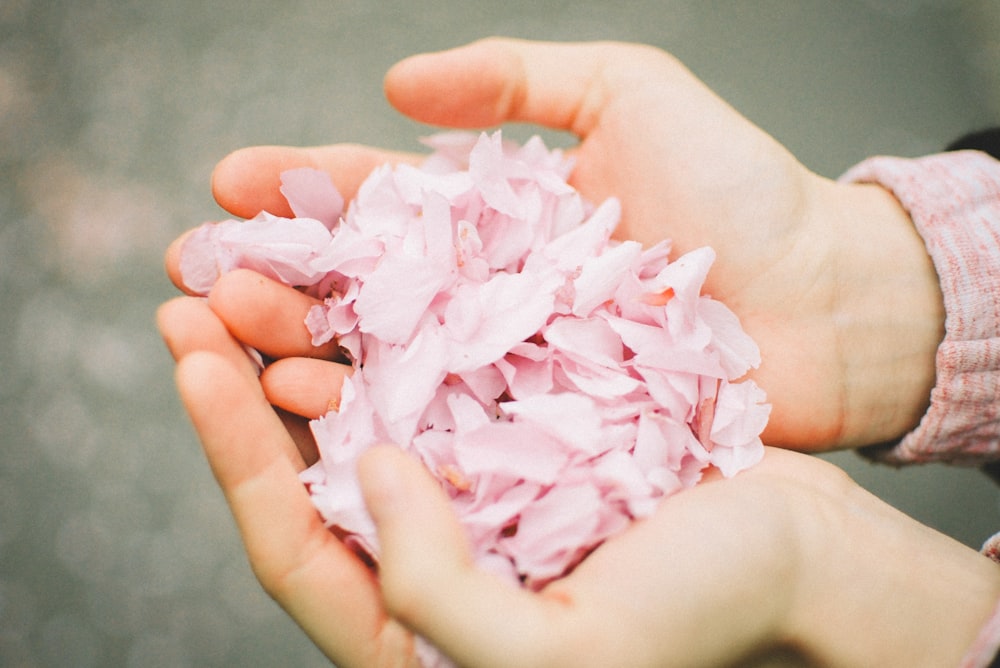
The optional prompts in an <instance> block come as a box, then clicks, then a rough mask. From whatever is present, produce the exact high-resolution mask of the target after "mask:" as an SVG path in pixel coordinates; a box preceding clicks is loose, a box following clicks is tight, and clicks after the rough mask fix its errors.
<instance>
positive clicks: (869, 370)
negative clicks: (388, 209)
mask: <svg viewBox="0 0 1000 668" xmlns="http://www.w3.org/2000/svg"><path fill="white" fill-rule="evenodd" d="M385 86H386V93H387V96H388V98H389V100H390V102H392V104H393V105H394V106H396V107H397V108H398V109H399V110H400V111H402V112H403V113H405V114H407V115H409V116H412V117H413V118H415V119H417V120H420V121H424V122H427V123H432V124H436V125H445V126H451V127H483V126H491V125H496V124H500V123H502V122H505V121H528V122H534V123H538V124H541V125H546V126H549V127H553V128H557V129H562V130H567V131H569V132H572V133H574V134H576V135H577V136H578V137H579V138H580V143H579V145H578V146H577V148H576V149H575V150H574V153H575V156H576V159H577V161H578V162H577V165H578V166H577V169H576V171H575V172H574V175H573V183H574V185H576V186H577V187H578V188H579V189H580V190H581V192H583V193H584V194H585V195H586V196H587V197H589V198H591V199H593V200H595V201H596V200H600V199H603V198H604V197H606V196H609V195H612V194H614V195H616V196H618V197H619V198H621V200H622V203H623V221H622V225H621V227H620V229H619V231H618V234H619V236H621V237H622V238H633V239H638V240H640V241H642V242H644V243H652V242H655V241H657V240H659V239H661V238H663V237H664V236H669V237H670V238H672V239H673V240H674V244H675V249H676V251H677V252H683V251H686V250H690V249H693V248H696V247H698V246H701V245H711V246H713V247H714V248H715V250H716V252H717V253H718V260H717V263H716V265H715V267H714V268H713V271H712V272H711V273H710V282H709V284H708V285H707V290H708V291H709V292H711V293H712V294H713V295H714V296H716V297H718V298H719V299H721V300H723V301H724V302H726V303H727V304H729V305H730V306H731V307H732V308H733V309H734V310H735V311H736V312H737V313H738V314H739V315H740V317H741V319H742V322H743V324H744V327H745V328H746V329H747V330H748V331H749V332H750V333H751V334H752V335H753V336H754V337H755V339H756V340H757V341H758V343H759V345H760V347H761V351H762V356H763V358H764V364H763V365H762V366H761V368H760V370H759V371H757V372H756V373H755V379H756V380H757V382H758V383H759V384H760V385H761V386H762V387H764V388H765V389H766V390H767V392H768V395H769V399H770V401H771V402H772V403H773V405H774V412H773V418H772V423H771V426H770V427H769V429H768V431H767V433H766V434H765V437H766V440H767V441H768V442H770V443H774V444H779V445H784V446H789V447H795V448H797V449H802V450H819V449H827V448H830V447H836V446H839V447H845V446H855V445H861V444H867V443H875V442H879V441H883V440H888V439H891V438H896V437H898V436H899V435H901V434H902V433H904V432H905V431H906V430H908V429H910V428H912V426H913V425H914V424H915V421H916V420H917V419H918V418H919V416H920V414H921V413H922V411H923V410H924V408H925V404H926V402H927V397H928V395H929V391H930V388H931V386H932V384H933V377H934V351H935V348H936V346H937V344H938V342H939V341H940V339H941V336H942V329H943V325H942V322H943V312H942V307H941V297H940V294H939V291H938V287H937V277H936V275H935V274H934V270H933V266H932V265H931V263H930V261H929V259H928V258H927V255H926V252H925V251H924V249H923V245H922V242H921V240H920V239H919V237H918V236H917V235H916V234H915V232H914V231H913V228H912V224H911V223H910V221H909V219H908V217H907V215H906V213H905V212H904V211H903V210H902V209H901V208H900V207H899V205H898V203H896V201H895V200H894V199H893V198H892V196H891V195H889V193H887V192H885V191H883V190H881V189H880V188H878V187H875V186H850V185H842V184H836V183H833V182H831V181H829V180H826V179H823V178H821V177H819V176H817V175H815V174H813V173H811V172H809V171H808V170H806V169H805V168H804V167H803V166H802V165H800V164H799V163H798V162H797V161H796V160H795V159H794V158H793V157H792V156H791V155H790V154H789V153H788V152H787V151H786V150H785V149H784V148H782V147H781V146H780V145H779V144H778V143H777V142H775V141H774V140H773V139H771V138H770V137H769V136H768V135H766V134H765V133H764V132H762V131H761V130H759V129H757V128H756V127H755V126H753V125H752V124H750V123H749V122H748V121H746V120H745V119H743V118H742V117H741V116H739V115H738V114H737V113H736V112H735V111H733V110H732V109H731V108H730V107H729V106H727V105H726V104H725V103H724V102H722V101H721V100H719V99H718V98H717V97H716V96H715V95H714V94H712V93H711V92H710V91H709V90H708V89H707V88H705V87H704V85H703V84H701V83H700V82H699V81H698V80H697V79H696V78H695V77H694V76H693V75H691V74H690V73H689V72H688V71H687V70H686V69H684V68H683V67H682V66H681V65H680V64H679V63H678V62H677V61H675V60H674V59H673V58H671V57H670V56H668V55H667V54H664V53H662V52H660V51H657V50H654V49H651V48H647V47H639V46H633V45H619V44H593V45H553V44H539V43H527V42H518V41H510V40H488V41H484V42H479V43H476V44H473V45H470V46H468V47H464V48H463V49H460V50H455V51H451V52H444V53H440V54H430V55H423V56H417V57H414V58H412V59H408V60H406V61H403V62H402V63H400V64H399V65H397V66H396V67H395V68H393V69H392V70H391V71H390V72H389V74H388V75H387V77H386V81H385ZM417 159H418V157H416V156H412V155H407V154H400V153H389V152H385V151H381V150H379V149H373V148H367V147H360V146H331V147H323V148H313V149H294V148H284V147H261V148H255V149H247V150H244V151H240V152H237V153H235V154H233V155H231V156H229V157H228V158H227V159H226V160H224V161H223V162H222V163H221V164H220V165H219V167H218V168H217V170H216V172H215V175H214V180H213V187H214V192H215V194H216V197H217V199H218V200H219V202H220V203H221V204H222V206H223V207H225V208H226V209H228V210H229V211H230V212H232V213H233V214H235V215H239V216H250V215H254V214H255V213H257V211H258V210H260V209H267V210H269V211H272V212H273V213H278V214H282V213H285V214H287V213H288V211H287V209H286V208H285V205H284V204H283V200H281V199H280V195H279V193H278V192H277V178H278V174H279V173H280V172H281V171H282V170H284V169H287V168H290V167H295V166H303V165H310V166H315V167H319V168H321V169H325V170H327V171H328V172H329V173H330V174H331V176H332V177H333V178H334V181H335V183H337V185H338V187H339V188H340V189H341V191H342V192H343V193H344V194H345V195H346V196H348V197H350V195H352V194H353V192H354V190H355V189H356V188H357V185H358V184H359V183H360V180H361V179H362V178H363V177H364V175H366V174H367V173H368V171H370V170H371V168H372V167H373V166H375V165H376V164H379V163H381V162H384V161H387V160H388V161H403V160H405V161H414V160H417ZM177 257H178V246H177V244H175V245H174V246H173V247H172V248H171V250H170V251H169V252H168V258H167V268H168V273H170V275H171V277H172V278H173V280H174V281H175V283H178V284H179V285H181V281H180V279H179V275H178V269H177ZM887 264H890V265H891V266H892V267H893V272H891V273H889V272H885V270H884V269H885V266H886V265H887ZM886 273H889V275H888V276H884V275H883V274H886ZM887 303H891V304H893V305H894V308H893V309H891V310H890V309H886V308H885V304H887ZM309 305H310V300H309V298H308V297H305V296H304V295H302V294H301V293H299V292H296V291H294V290H290V289H287V288H283V287H282V286H279V285H277V284H274V283H272V282H270V281H267V280H266V279H263V278H262V277H260V276H258V275H255V274H252V273H250V272H235V273H233V274H230V275H228V276H226V277H224V278H223V279H222V280H221V281H220V282H219V284H218V285H217V286H216V288H215V289H214V290H213V291H212V294H211V295H210V297H209V300H208V301H207V302H203V301H199V300H194V299H190V298H179V299H177V300H174V301H172V302H169V303H168V304H166V305H164V307H163V308H162V309H161V311H160V315H159V323H160V327H161V330H162V332H163V334H164V337H165V339H166V341H167V344H168V346H169V348H170V350H171V352H172V354H173V355H174V356H175V358H176V359H177V360H178V369H177V382H178V386H179V388H180V392H181V396H182V398H183V400H184V403H185V406H186V408H187V410H188V412H189V413H190V415H191V418H192V421H193V422H194V425H195V428H196V429H197V431H198V433H199V436H200V437H201V439H202V442H203V444H204V447H205V451H206V454H207V456H208V459H209V462H210V463H211V465H212V467H213V470H214V472H215V474H216V477H217V479H218V481H219V484H220V486H221V487H222V489H223V491H224V492H225V494H226V497H227V500H228V501H229V503H230V506H231V507H232V510H233V513H234V516H235V517H236V520H237V524H238V525H239V527H240V530H241V532H242V535H243V538H244V541H245V544H246V548H247V552H248V554H249V557H250V562H251V564H252V566H253V568H254V570H255V572H256V573H257V576H258V578H259V579H260V581H261V583H262V584H263V586H264V587H265V589H267V591H268V592H269V593H270V594H271V595H272V596H273V597H274V598H275V599H276V600H277V601H278V602H279V603H280V604H281V605H282V606H283V607H284V608H285V609H286V611H288V613H289V614H290V615H291V616H292V617H293V618H294V619H295V620H296V621H297V622H298V623H299V624H300V625H301V626H302V628H303V629H304V630H305V631H306V632H307V633H308V634H309V636H310V637H311V638H312V639H313V641H314V642H315V643H316V644H317V645H318V646H319V647H320V649H322V650H323V651H324V652H325V653H326V654H327V655H328V656H329V657H330V658H331V659H332V660H334V661H335V662H336V663H337V664H338V665H342V666H383V665H384V666H392V665H412V664H414V663H415V659H414V656H413V646H412V633H414V632H416V633H419V634H421V635H424V636H425V637H427V638H429V639H430V640H431V641H432V642H433V643H434V644H435V645H437V646H438V647H440V648H441V649H443V650H444V651H445V652H446V653H447V654H448V655H450V656H452V657H453V658H455V659H456V660H457V661H458V662H459V663H460V664H463V665H474V666H493V665H517V666H532V665H580V666H585V665H629V666H631V665H636V666H643V665H655V666H670V665H677V666H704V665H731V664H737V663H739V662H740V661H743V660H745V659H746V658H747V657H749V656H751V655H761V654H767V653H769V652H774V651H779V650H783V649H789V648H790V649H792V650H794V651H795V652H797V653H798V654H799V655H800V656H801V657H803V658H804V659H806V660H809V661H813V662H815V663H817V664H819V665H831V666H839V665H843V666H853V665H880V666H919V665H927V666H939V665H955V664H956V663H957V662H958V659H959V658H960V657H961V655H962V653H963V652H964V651H965V649H966V648H967V647H968V646H969V644H970V643H971V642H972V640H973V638H974V637H975V635H976V633H977V631H978V629H979V628H980V627H981V625H982V624H983V622H984V621H985V620H986V618H987V617H988V616H989V614H990V612H991V610H992V608H993V606H994V604H995V601H996V600H997V598H998V597H1000V572H998V569H997V568H996V567H995V565H994V564H992V563H991V562H989V561H988V560H986V559H985V558H984V557H982V556H980V555H978V554H977V553H976V552H975V551H973V550H971V549H968V548H966V547H964V546H962V545H959V544H958V543H956V542H954V541H952V540H951V539H949V538H947V537H945V536H943V535H941V534H938V533H936V532H934V531H932V530H930V529H928V528H926V527H924V526H922V525H920V524H919V523H917V522H915V521H913V520H911V519H910V518H907V517H906V516H904V515H902V514H900V513H898V512H897V511H895V510H894V509H892V508H890V507H889V506H887V505H885V504H884V503H883V502H881V501H880V500H878V499H877V498H875V497H873V496H871V495H870V494H868V493H867V492H865V491H863V490H862V489H861V488H860V487H858V486H857V485H856V484H854V483H853V482H852V481H850V480H849V479H848V478H847V477H846V476H844V474H843V473H842V472H841V471H839V470H838V469H837V468H836V467H834V466H832V465H830V464H828V463H826V462H823V461H820V460H817V459H815V458H812V457H809V456H807V455H803V454H798V453H795V452H789V451H785V450H776V449H768V452H767V455H766V456H765V459H764V461H763V462H762V463H761V464H759V465H758V466H756V467H754V468H753V469H751V470H749V471H747V472H744V473H743V474H740V475H738V476H737V477H735V478H733V479H731V480H726V481H720V480H718V479H717V477H716V476H715V475H713V474H709V475H708V476H707V478H706V480H705V482H704V483H702V484H701V485H699V486H698V487H696V488H695V489H693V490H690V491H688V492H685V493H683V494H679V495H676V496H674V497H671V498H669V499H667V500H665V501H664V502H663V503H662V504H661V506H660V508H659V510H658V511H657V513H656V514H655V515H654V516H653V517H651V518H650V519H648V520H646V521H644V522H640V523H636V524H635V525H634V526H633V527H632V528H630V529H629V530H628V531H627V532H625V533H624V534H622V535H620V536H618V537H616V538H614V539H612V540H610V541H608V542H607V543H606V544H605V545H603V546H602V547H601V548H600V549H598V550H597V551H595V552H594V553H593V554H592V555H590V556H589V557H588V558H587V559H586V560H585V561H584V562H583V564H582V565H580V566H579V567H578V568H577V569H576V570H575V571H574V572H573V573H572V574H571V575H569V576H568V577H566V578H565V579H562V580H559V581H557V582H556V583H553V584H552V585H550V586H549V587H548V588H546V589H545V590H543V591H542V592H541V593H539V594H530V593H527V592H524V591H521V590H517V589H514V588H510V587H507V586H505V585H503V584H501V583H499V582H498V581H495V580H493V579H492V578H490V577H489V576H487V575H485V574H483V573H481V572H479V571H477V570H476V569H475V568H474V567H473V566H472V564H471V562H470V557H469V554H468V551H467V548H466V546H465V544H464V540H463V538H462V535H461V531H460V529H459V527H458V526H457V525H456V523H455V521H454V519H453V517H452V516H451V514H450V513H449V511H448V507H447V505H446V503H445V501H444V500H443V497H442V495H441V493H440V490H438V489H437V488H436V487H435V485H434V484H433V482H432V481H431V480H430V479H429V478H428V477H427V476H426V475H425V474H424V473H423V472H422V470H421V469H420V468H419V467H417V466H415V465H414V463H413V462H412V461H410V460H409V459H407V458H406V457H405V456H403V455H401V453H400V452H399V451H398V450H395V449H393V448H378V449H376V450H374V451H372V452H371V453H369V455H368V456H366V457H365V458H364V459H363V460H362V463H361V466H360V469H359V475H360V477H361V480H362V484H363V487H364V489H365V493H366V501H367V502H368V504H369V510H370V511H371V513H372V515H373V517H374V518H375V520H376V522H377V524H378V527H379V535H380V540H381V543H382V545H383V554H382V562H381V564H380V569H379V575H378V577H377V578H376V577H375V576H374V575H373V574H372V572H371V571H369V570H368V569H367V568H366V567H365V566H364V565H363V564H362V563H361V562H360V561H359V560H358V559H357V558H356V557H355V556H354V555H353V554H352V553H351V552H350V551H349V550H347V549H346V548H345V547H344V546H343V545H342V544H341V543H340V542H339V541H337V539H336V538H335V537H334V536H333V535H332V534H331V533H330V532H329V531H327V529H326V528H325V527H324V526H323V525H322V523H321V522H320V520H319V518H318V517H317V515H316V513H315V511H314V509H313V507H312V505H311V503H310V501H309V499H308V495H307V493H306V492H305V490H304V489H303V487H302V485H301V483H300V482H299V480H298V477H297V473H298V471H300V470H301V469H302V468H303V467H304V466H305V465H306V463H307V462H308V461H311V460H312V458H313V457H314V456H315V453H313V452H311V451H310V450H309V449H308V448H307V447H304V446H303V445H302V444H304V443H305V444H308V440H307V439H302V438H297V436H298V434H297V433H295V430H296V429H297V423H296V422H294V421H289V420H284V421H283V420H281V419H279V417H278V416H276V414H275V412H274V410H273V409H272V404H274V405H278V406H281V407H283V408H285V409H288V410H290V411H292V412H293V413H296V414H298V415H300V416H303V417H315V416H317V415H319V414H322V413H323V412H325V411H326V410H327V408H328V407H329V405H330V402H331V401H333V402H335V401H336V400H337V397H338V392H339V384H340V380H341V379H342V378H343V375H344V374H345V373H346V367H344V366H342V365H338V364H334V363H332V362H330V361H328V360H331V359H334V357H335V355H336V349H335V347H334V346H327V347H325V348H321V349H314V348H312V346H311V344H309V339H308V335H307V334H306V332H305V330H304V328H303V327H302V326H301V325H300V324H297V323H301V322H302V317H303V316H304V313H305V311H306V310H307V309H308V307H309ZM251 306H252V308H251ZM240 342H244V343H247V344H250V345H252V346H255V347H257V348H259V349H261V350H262V351H263V352H265V353H267V354H268V355H270V356H272V357H275V358H279V361H278V362H276V363H274V364H273V365H272V366H271V367H269V369H268V370H267V371H266V372H265V373H264V375H263V376H262V377H261V378H260V379H258V378H257V376H256V374H255V373H254V370H253V369H252V367H251V366H250V364H249V362H248V360H247V358H246V356H245V354H244V352H243V350H242V348H241V347H240ZM317 388H326V392H325V393H324V392H323V391H322V389H317ZM290 429H291V430H292V431H290ZM297 444H298V445H299V447H296V445H297Z"/></svg>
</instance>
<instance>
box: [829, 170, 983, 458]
mask: <svg viewBox="0 0 1000 668" xmlns="http://www.w3.org/2000/svg"><path fill="white" fill-rule="evenodd" d="M841 181H851V182H866V183H876V184H879V185H882V186H883V187H885V188H886V189H888V190H889V191H890V192H892V193H893V195H895V197H896V198H897V199H898V200H899V202H900V203H901V204H902V206H903V207H904V208H905V209H906V210H907V212H908V213H909V214H910V217H911V218H912V220H913V224H914V226H915V228H916V230H917V232H918V233H919V234H920V236H921V237H922V238H923V240H924V243H925V245H926V247H927V251H928V253H929V255H930V257H931V260H932V261H933V263H934V267H935V269H936V270H937V273H938V278H939V280H940V284H941V291H942V294H943V296H944V307H945V337H944V340H943V341H942V342H941V344H940V346H939V347H938V350H937V358H936V371H937V378H936V381H935V386H934V389H933V390H932V391H931V397H930V407H929V408H928V410H927V413H926V414H925V415H924V416H923V418H922V419H921V421H920V424H919V425H918V426H917V428H916V429H915V430H913V431H912V432H910V433H909V434H907V435H906V436H904V437H903V439H902V440H901V441H900V442H899V443H898V444H896V445H894V446H892V447H888V448H868V449H866V450H865V451H863V452H864V454H866V455H867V456H869V457H872V458H875V459H879V460H881V461H884V462H887V463H894V464H901V463H909V462H928V461H947V462H952V463H965V464H980V463H983V462H986V461H989V460H992V459H996V458H997V457H998V455H1000V162H998V161H997V160H994V159H993V158H991V157H989V156H988V155H986V154H984V153H980V152H977V151H958V152H950V153H942V154H939V155H933V156H928V157H925V158H919V159H914V160H911V159H904V158H889V157H876V158H871V159H869V160H866V161H864V162H862V163H861V164H859V165H857V166H855V167H853V168H852V169H850V170H849V171H848V172H847V173H846V174H844V176H842V177H841Z"/></svg>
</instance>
